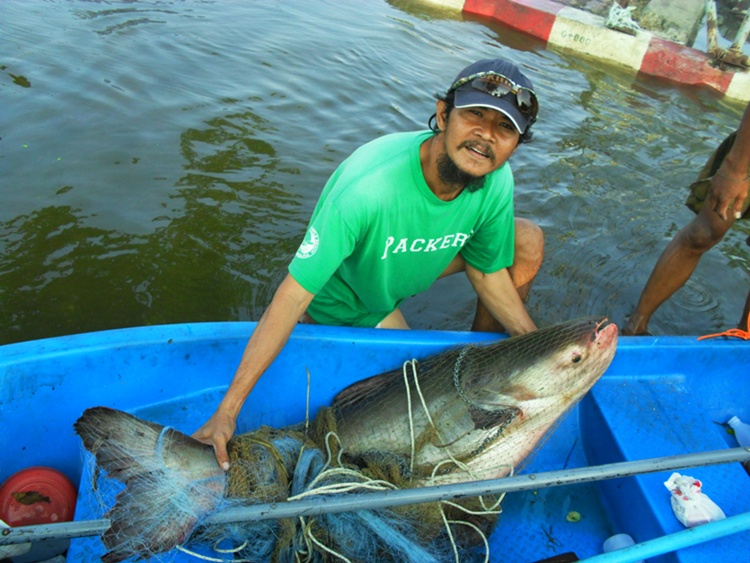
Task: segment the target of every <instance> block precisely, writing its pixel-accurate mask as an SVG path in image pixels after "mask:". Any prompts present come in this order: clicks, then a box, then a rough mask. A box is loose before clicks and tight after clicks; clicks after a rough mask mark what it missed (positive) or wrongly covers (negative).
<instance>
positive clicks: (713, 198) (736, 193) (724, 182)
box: [708, 104, 750, 221]
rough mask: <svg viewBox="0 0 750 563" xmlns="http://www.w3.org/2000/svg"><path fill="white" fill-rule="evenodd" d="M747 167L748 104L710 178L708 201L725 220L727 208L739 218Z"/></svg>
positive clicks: (749, 144) (749, 158) (749, 160)
mask: <svg viewBox="0 0 750 563" xmlns="http://www.w3.org/2000/svg"><path fill="white" fill-rule="evenodd" d="M749 167H750V104H748V106H747V107H746V108H745V113H744V114H743V115H742V120H741V121H740V126H739V128H738V129H737V137H736V138H735V141H734V144H733V145H732V148H731V149H730V150H729V152H728V153H727V156H726V157H725V158H724V161H723V162H722V163H721V166H720V167H719V169H718V170H717V171H716V174H714V177H713V179H712V180H711V189H710V193H709V196H708V197H709V205H710V206H711V209H713V210H714V211H716V213H718V215H719V217H721V218H722V219H724V220H725V221H726V220H727V212H729V213H731V214H732V215H733V216H734V218H735V219H739V218H740V214H741V213H742V204H743V202H744V201H745V198H746V197H747V191H748V178H747V175H748V173H747V172H748V168H749Z"/></svg>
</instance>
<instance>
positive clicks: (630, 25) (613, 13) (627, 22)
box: [604, 0, 641, 31]
mask: <svg viewBox="0 0 750 563" xmlns="http://www.w3.org/2000/svg"><path fill="white" fill-rule="evenodd" d="M633 10H635V6H629V7H627V8H623V7H622V6H620V5H619V4H618V3H617V0H615V1H614V3H613V4H612V7H611V8H610V9H609V15H608V16H607V21H606V22H605V23H604V25H605V26H607V27H609V28H610V29H617V30H620V31H640V30H641V26H640V25H638V24H637V23H636V22H635V21H633V16H632V13H633Z"/></svg>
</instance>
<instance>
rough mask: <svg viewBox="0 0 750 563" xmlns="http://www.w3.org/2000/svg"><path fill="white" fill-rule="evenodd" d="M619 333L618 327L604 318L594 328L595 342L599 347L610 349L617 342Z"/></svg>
mask: <svg viewBox="0 0 750 563" xmlns="http://www.w3.org/2000/svg"><path fill="white" fill-rule="evenodd" d="M619 332H620V331H619V329H618V328H617V325H616V324H615V323H613V322H612V321H610V320H609V319H608V318H607V317H604V318H603V319H602V320H600V321H599V322H598V323H596V326H595V327H594V336H593V340H594V342H595V343H596V344H598V345H599V346H602V347H608V346H611V345H613V344H615V343H616V342H617V336H618V334H619Z"/></svg>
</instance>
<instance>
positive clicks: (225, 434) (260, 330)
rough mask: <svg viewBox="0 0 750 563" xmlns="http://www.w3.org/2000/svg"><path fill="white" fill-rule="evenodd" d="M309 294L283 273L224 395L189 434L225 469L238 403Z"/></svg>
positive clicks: (289, 329)
mask: <svg viewBox="0 0 750 563" xmlns="http://www.w3.org/2000/svg"><path fill="white" fill-rule="evenodd" d="M313 297H314V295H313V294H312V293H310V292H309V291H307V290H306V289H305V288H303V287H302V286H301V285H300V284H299V283H298V282H297V281H296V280H295V279H294V278H293V277H292V276H291V275H287V277H286V278H285V279H284V281H283V282H282V283H281V285H280V286H279V288H278V289H277V290H276V294H275V295H274V297H273V300H272V301H271V304H270V305H269V306H268V308H267V309H266V311H265V313H263V316H262V317H261V319H260V321H258V324H257V326H256V327H255V330H254V331H253V334H252V336H251V337H250V340H249V341H248V343H247V346H246V347H245V352H244V353H243V355H242V360H241V361H240V365H239V367H238V368H237V372H236V373H235V375H234V379H233V380H232V383H231V385H230V386H229V389H228V390H227V392H226V394H225V395H224V398H223V399H222V400H221V403H219V406H218V408H217V409H216V411H215V412H214V414H213V415H212V416H211V418H210V419H208V421H207V422H206V423H205V424H204V425H203V426H201V427H200V428H199V429H198V430H197V431H196V432H195V433H194V434H193V437H194V438H196V439H197V440H200V441H201V442H204V443H206V444H211V445H213V447H214V451H215V452H216V459H217V461H218V462H219V465H221V466H222V467H223V468H224V469H225V470H226V469H228V468H229V455H228V454H227V442H229V439H230V438H231V437H232V435H233V434H234V431H235V428H236V421H237V416H238V415H239V413H240V409H242V405H243V404H244V402H245V400H246V399H247V397H248V395H249V394H250V391H252V389H253V387H254V386H255V384H256V383H257V382H258V379H260V377H261V375H263V373H264V372H265V371H266V369H268V366H270V365H271V363H272V362H273V361H274V360H275V359H276V356H278V355H279V352H281V350H282V348H283V347H284V345H285V344H286V342H287V340H289V335H290V334H291V333H292V330H293V329H294V326H295V325H296V324H297V321H298V320H299V318H300V317H301V316H302V314H303V313H304V312H305V311H306V310H307V306H308V305H309V304H310V302H311V301H312V299H313Z"/></svg>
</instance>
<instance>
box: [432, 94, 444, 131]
mask: <svg viewBox="0 0 750 563" xmlns="http://www.w3.org/2000/svg"><path fill="white" fill-rule="evenodd" d="M446 107H447V104H446V103H445V102H444V101H443V100H438V101H437V104H435V123H437V127H438V129H439V130H440V131H445V125H446V122H447V119H446V117H447V116H446V115H445V108H446Z"/></svg>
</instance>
